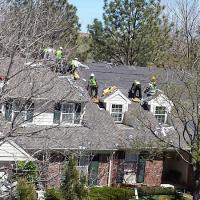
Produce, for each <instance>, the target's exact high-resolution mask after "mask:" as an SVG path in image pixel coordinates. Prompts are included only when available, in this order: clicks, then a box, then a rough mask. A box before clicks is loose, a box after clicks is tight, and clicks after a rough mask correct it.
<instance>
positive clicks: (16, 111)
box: [5, 99, 34, 122]
mask: <svg viewBox="0 0 200 200" xmlns="http://www.w3.org/2000/svg"><path fill="white" fill-rule="evenodd" d="M33 111H34V103H33V102H31V101H24V100H17V99H15V100H9V101H7V102H6V105H5V118H6V120H8V121H13V120H21V121H26V122H32V121H33Z"/></svg>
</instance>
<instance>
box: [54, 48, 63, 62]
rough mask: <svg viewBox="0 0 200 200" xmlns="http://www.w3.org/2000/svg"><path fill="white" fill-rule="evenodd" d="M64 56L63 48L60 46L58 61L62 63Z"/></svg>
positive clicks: (57, 54) (57, 52)
mask: <svg viewBox="0 0 200 200" xmlns="http://www.w3.org/2000/svg"><path fill="white" fill-rule="evenodd" d="M62 58H63V48H62V47H59V49H57V50H56V62H57V63H60V62H61V61H62Z"/></svg>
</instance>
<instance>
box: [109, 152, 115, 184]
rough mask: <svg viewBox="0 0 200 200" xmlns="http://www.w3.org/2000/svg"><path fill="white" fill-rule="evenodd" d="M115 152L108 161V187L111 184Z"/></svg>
mask: <svg viewBox="0 0 200 200" xmlns="http://www.w3.org/2000/svg"><path fill="white" fill-rule="evenodd" d="M114 154H115V152H112V153H111V154H110V161H109V172H108V187H110V186H111V184H112V168H113V155H114Z"/></svg>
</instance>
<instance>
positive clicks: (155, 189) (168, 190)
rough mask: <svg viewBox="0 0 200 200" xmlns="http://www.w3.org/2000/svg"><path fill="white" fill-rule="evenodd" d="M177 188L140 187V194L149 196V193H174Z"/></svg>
mask: <svg viewBox="0 0 200 200" xmlns="http://www.w3.org/2000/svg"><path fill="white" fill-rule="evenodd" d="M174 193H175V190H174V189H173V188H163V187H146V186H145V187H141V188H138V195H139V196H149V195H173V194H174Z"/></svg>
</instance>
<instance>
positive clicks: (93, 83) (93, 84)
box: [87, 73, 98, 98]
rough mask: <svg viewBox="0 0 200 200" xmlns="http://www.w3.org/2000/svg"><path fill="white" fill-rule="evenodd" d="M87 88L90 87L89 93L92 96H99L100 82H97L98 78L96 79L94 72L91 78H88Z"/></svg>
mask: <svg viewBox="0 0 200 200" xmlns="http://www.w3.org/2000/svg"><path fill="white" fill-rule="evenodd" d="M87 89H88V91H89V95H90V96H91V97H95V98H97V95H98V84H97V80H96V78H95V76H94V74H93V73H92V74H91V75H90V79H89V80H88V87H87Z"/></svg>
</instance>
